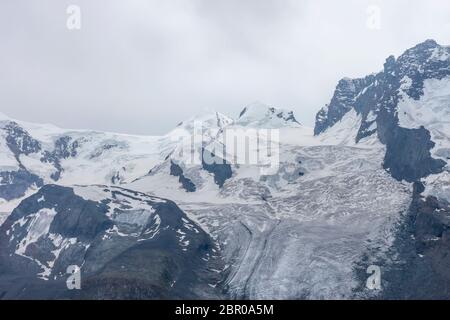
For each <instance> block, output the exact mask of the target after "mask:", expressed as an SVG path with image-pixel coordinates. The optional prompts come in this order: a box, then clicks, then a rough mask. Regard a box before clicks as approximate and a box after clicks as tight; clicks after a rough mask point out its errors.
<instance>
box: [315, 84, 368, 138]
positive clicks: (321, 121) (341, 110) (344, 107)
mask: <svg viewBox="0 0 450 320" xmlns="http://www.w3.org/2000/svg"><path fill="white" fill-rule="evenodd" d="M373 78H374V77H373V76H368V77H365V78H362V79H348V78H345V79H342V80H340V81H339V83H338V85H337V86H336V90H335V92H334V95H333V98H332V99H331V102H330V103H329V104H328V106H327V108H325V109H322V110H320V111H319V113H318V114H317V116H316V126H315V127H314V134H315V135H318V134H320V133H322V132H323V131H325V130H326V129H328V128H329V127H332V126H333V125H334V124H335V123H336V122H338V121H339V120H341V119H342V117H343V116H344V115H345V114H346V113H347V112H348V111H350V110H351V109H352V108H354V107H355V103H356V97H357V95H358V94H359V93H360V92H361V90H363V89H364V88H365V87H367V86H368V85H369V84H370V83H371V82H372V81H373Z"/></svg>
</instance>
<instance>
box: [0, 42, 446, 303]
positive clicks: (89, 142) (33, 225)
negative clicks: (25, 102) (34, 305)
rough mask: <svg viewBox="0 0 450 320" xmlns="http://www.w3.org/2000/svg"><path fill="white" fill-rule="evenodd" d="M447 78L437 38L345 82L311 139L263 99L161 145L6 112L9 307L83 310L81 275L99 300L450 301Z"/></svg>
mask: <svg viewBox="0 0 450 320" xmlns="http://www.w3.org/2000/svg"><path fill="white" fill-rule="evenodd" d="M449 77H450V61H449V48H448V47H443V46H440V45H438V44H437V43H436V42H434V41H432V40H428V41H426V42H424V43H421V44H419V45H417V46H416V47H414V48H412V49H409V50H407V51H406V52H405V53H404V54H403V55H401V56H400V57H398V58H397V59H395V58H394V57H389V58H388V59H387V61H386V63H385V66H384V70H382V71H381V72H379V73H376V74H372V75H369V76H367V77H364V78H361V79H348V78H344V79H343V80H341V81H340V82H339V83H338V85H337V87H336V91H335V93H334V95H333V98H332V100H331V102H330V103H329V104H328V105H327V106H325V107H324V108H322V109H321V110H320V111H319V113H318V114H317V122H316V126H315V128H314V129H312V128H307V127H305V126H303V125H301V124H300V123H299V122H298V121H297V119H296V118H295V116H294V114H293V112H291V111H287V110H283V109H277V108H274V107H271V106H266V105H264V104H261V103H254V104H252V105H249V106H247V107H245V108H244V109H243V110H242V112H241V113H240V115H239V116H237V117H236V118H235V119H233V118H229V117H227V116H225V115H222V114H220V113H210V114H204V115H199V116H196V117H192V118H191V119H188V120H187V121H183V122H182V123H180V124H179V125H178V126H177V127H175V128H174V130H172V131H171V132H169V133H168V134H167V135H164V136H153V137H145V136H132V135H123V134H114V133H105V132H95V131H86V130H83V131H81V130H64V129H60V128H56V127H54V126H51V125H38V124H30V123H25V122H21V121H17V120H12V119H9V118H8V117H6V116H0V150H1V154H0V157H1V158H0V178H1V180H0V212H3V217H4V219H6V220H5V222H4V223H3V225H2V226H1V228H0V246H1V249H0V252H1V253H0V273H1V274H2V275H0V295H2V296H4V297H6V298H17V297H19V298H20V297H77V296H71V295H68V294H67V292H66V291H65V289H64V288H65V287H64V286H63V284H64V281H63V279H64V276H65V275H64V274H63V273H64V272H63V270H64V268H65V267H66V265H68V264H76V265H80V266H81V270H82V274H83V275H84V276H85V277H86V278H87V279H88V280H86V281H87V287H86V289H85V290H81V292H79V293H77V294H79V295H78V297H88V298H89V297H90V298H95V297H107V298H109V297H112V298H158V297H164V298H177V297H188V298H189V297H191V298H214V297H226V298H266V299H272V298H290V299H297V298H309V299H311V298H320V299H322V298H325V299H326V298H346V299H350V298H372V297H378V298H422V297H433V298H444V297H449V296H450V291H448V289H447V288H450V281H449V279H450V276H449V273H448V271H447V270H448V267H450V260H448V258H447V254H448V245H449V244H450V243H448V240H447V239H448V238H449V237H447V231H446V230H447V229H448V226H449V222H448V221H449V220H448V218H449V217H450V205H449V203H450V173H449V165H448V161H449V158H450V146H449V145H450V142H449V141H450V132H449V131H448V128H450V126H449V122H450V113H449V110H450V82H449V79H450V78H449ZM230 133H231V134H232V135H231V136H232V137H233V138H234V139H236V141H237V140H239V141H241V142H240V143H241V144H243V145H244V146H246V149H247V151H248V154H247V155H245V157H244V158H245V160H246V161H244V162H239V161H237V157H235V155H234V154H233V152H232V149H233V148H231V147H230V146H234V145H233V143H234V142H233V141H234V140H233V141H230V140H229V137H230ZM267 135H269V136H271V135H274V137H276V139H275V141H276V145H274V146H273V147H270V148H268V150H269V151H268V152H267V154H265V155H264V157H262V160H261V159H260V157H259V155H260V153H261V152H262V151H267V150H264V148H265V147H267V145H264V144H260V143H261V141H263V140H264V138H266V137H267ZM272 138H273V137H272ZM254 154H257V155H258V157H256V160H257V161H256V162H251V161H249V159H250V157H252V155H254ZM246 157H248V158H246ZM211 158H212V159H214V160H218V161H212V162H211V161H209V160H211ZM274 163H275V164H276V166H271V164H274ZM268 167H270V169H271V170H267V168H268ZM169 199H170V200H169ZM175 203H176V205H175ZM104 252H106V253H104ZM373 264H375V265H379V266H380V267H381V268H382V274H383V279H384V280H386V281H385V282H383V283H384V285H383V288H382V290H381V291H371V290H369V289H367V288H366V287H365V281H366V279H367V274H366V269H367V267H368V266H369V265H373ZM150 265H151V266H152V267H151V268H152V269H154V270H155V272H154V273H151V274H150V275H149V276H148V277H147V276H143V275H142V272H143V271H142V270H144V269H146V270H147V269H148V268H149V266H150ZM189 270H190V271H189ZM191 272H192V273H191ZM119 273H121V274H120V275H119ZM162 275H164V276H162ZM139 277H144V278H145V281H144V283H143V284H142V285H140V286H138V290H134V287H133V286H135V285H136V284H135V281H137V279H138V278H139ZM30 279H33V281H30ZM411 279H412V280H411ZM102 281H103V282H102ZM102 283H103V285H102ZM119 287H120V288H122V289H118V288H119ZM43 288H51V289H48V290H47V289H43ZM187 288H189V290H188V289H187ZM42 290H43V291H42ZM37 292H40V293H39V294H37Z"/></svg>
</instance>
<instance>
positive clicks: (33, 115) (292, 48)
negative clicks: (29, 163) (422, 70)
mask: <svg viewBox="0 0 450 320" xmlns="http://www.w3.org/2000/svg"><path fill="white" fill-rule="evenodd" d="M69 5H78V6H79V7H80V9H81V29H80V30H69V29H68V28H67V26H66V22H67V19H68V14H67V13H66V10H67V7H68V6H69ZM371 5H375V6H378V7H379V8H380V10H381V11H380V20H379V21H380V24H379V25H378V23H377V18H376V16H375V15H376V10H375V11H374V10H373V9H368V8H369V6H371ZM368 19H369V20H368ZM368 21H369V23H368ZM374 21H375V22H374ZM368 26H370V27H368ZM378 26H379V27H380V28H378ZM428 38H433V39H435V40H436V41H438V42H439V43H441V44H443V45H450V1H448V0H427V1H423V0H386V1H382V0H372V1H366V0H339V1H337V0H329V1H325V0H71V1H64V0H39V1H33V0H2V1H1V2H0V43H1V45H0V112H3V113H5V114H7V115H9V116H10V117H14V118H18V119H21V120H26V121H34V122H49V123H53V124H56V125H58V126H61V127H66V128H89V129H98V130H107V131H116V132H125V133H137V134H161V133H165V132H167V131H169V130H170V129H172V128H173V127H174V126H175V125H176V124H177V123H178V122H180V121H181V120H184V119H186V118H189V117H190V116H191V115H194V114H201V113H204V112H208V111H211V110H217V111H219V112H222V113H225V114H227V115H230V116H233V117H235V116H237V115H238V113H239V111H240V110H241V109H242V108H243V107H244V106H245V105H247V104H249V103H252V102H254V101H260V102H264V103H267V104H269V105H271V106H275V107H282V108H286V109H292V110H294V112H295V114H296V117H297V119H298V120H299V121H300V122H302V123H304V124H305V125H309V126H312V125H313V123H314V116H315V113H316V112H317V111H318V110H319V108H321V107H322V106H323V105H324V104H325V103H327V102H329V100H330V98H331V96H332V94H333V90H334V87H335V86H336V83H337V81H338V80H339V79H340V78H342V77H346V76H347V77H361V76H365V75H366V74H369V73H373V72H377V71H379V70H381V69H382V65H383V62H384V60H385V58H386V57H387V56H389V55H390V54H394V55H399V54H400V53H402V52H403V51H404V50H405V49H407V48H409V47H411V46H413V45H415V44H416V43H419V42H422V41H424V40H425V39H428Z"/></svg>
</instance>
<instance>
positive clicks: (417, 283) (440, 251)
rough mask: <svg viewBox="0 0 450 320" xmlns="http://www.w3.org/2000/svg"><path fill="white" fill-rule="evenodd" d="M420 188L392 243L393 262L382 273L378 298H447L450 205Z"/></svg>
mask: <svg viewBox="0 0 450 320" xmlns="http://www.w3.org/2000/svg"><path fill="white" fill-rule="evenodd" d="M422 190H423V187H422V186H421V185H420V184H418V183H417V184H416V185H415V192H414V199H413V201H412V204H411V207H410V210H409V213H408V215H407V216H406V218H405V220H406V221H405V223H404V224H403V225H402V226H401V228H400V229H399V232H398V235H397V238H396V241H395V244H394V253H395V255H393V256H394V257H396V259H395V263H394V264H392V265H388V268H387V270H386V271H385V272H384V275H383V279H384V280H385V283H386V286H385V288H384V290H383V293H382V297H381V298H387V299H449V298H450V274H449V272H448V270H449V269H450V256H449V255H448V250H449V248H450V231H449V230H450V204H449V203H446V202H442V201H439V200H437V199H436V198H434V197H427V198H424V197H422V196H421V194H420V192H421V191H422Z"/></svg>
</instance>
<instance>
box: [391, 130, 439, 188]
mask: <svg viewBox="0 0 450 320" xmlns="http://www.w3.org/2000/svg"><path fill="white" fill-rule="evenodd" d="M386 147H387V149H386V156H385V158H384V164H383V167H384V168H385V169H387V170H389V172H390V173H391V175H392V176H393V177H394V178H395V179H397V180H402V179H405V180H406V181H409V182H413V181H416V180H418V179H420V178H422V177H425V176H427V175H429V174H433V173H439V172H442V169H443V168H444V167H445V165H446V163H445V161H443V160H440V159H433V158H432V157H431V154H430V150H431V149H432V148H433V147H434V142H432V141H431V137H430V133H429V131H428V130H426V129H425V128H423V127H421V128H420V129H405V128H401V127H395V128H394V129H393V130H392V132H391V136H389V138H388V140H387V144H386Z"/></svg>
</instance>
